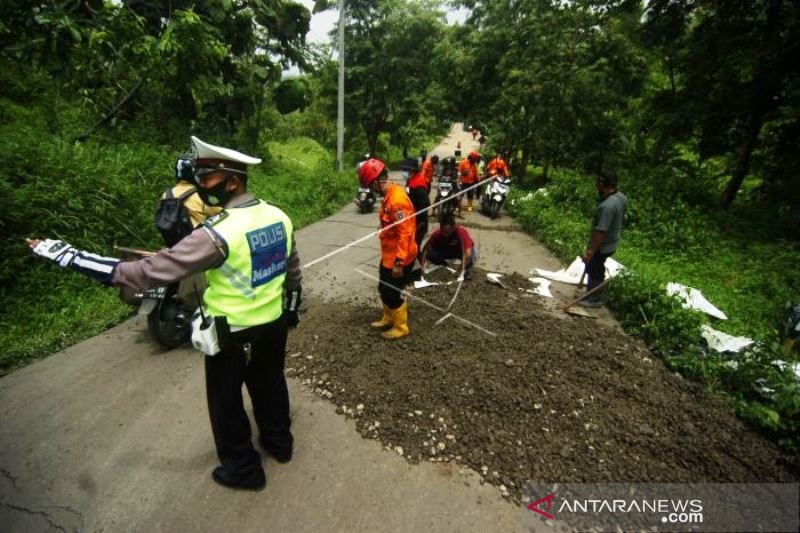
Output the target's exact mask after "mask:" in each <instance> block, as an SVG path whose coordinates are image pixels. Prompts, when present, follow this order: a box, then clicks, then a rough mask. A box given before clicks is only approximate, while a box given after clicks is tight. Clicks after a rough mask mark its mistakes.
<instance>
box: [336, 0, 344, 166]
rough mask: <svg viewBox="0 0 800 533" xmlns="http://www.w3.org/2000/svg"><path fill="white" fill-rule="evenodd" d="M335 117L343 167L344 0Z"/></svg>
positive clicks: (340, 162)
mask: <svg viewBox="0 0 800 533" xmlns="http://www.w3.org/2000/svg"><path fill="white" fill-rule="evenodd" d="M337 107H338V113H337V118H336V161H337V163H338V166H339V172H341V171H342V170H343V169H344V161H343V159H344V0H339V98H338V106H337Z"/></svg>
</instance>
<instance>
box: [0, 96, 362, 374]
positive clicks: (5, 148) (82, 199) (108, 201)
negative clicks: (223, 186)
mask: <svg viewBox="0 0 800 533" xmlns="http://www.w3.org/2000/svg"><path fill="white" fill-rule="evenodd" d="M0 117H3V118H4V119H5V120H4V122H3V125H2V126H0V194H2V195H3V198H4V199H5V200H6V202H5V205H4V209H3V210H2V211H0V228H1V229H2V230H3V236H2V242H3V244H4V245H5V246H4V249H5V250H6V253H5V254H4V255H3V259H2V261H0V298H2V301H3V304H4V305H3V307H2V309H0V323H2V324H3V327H2V328H0V346H2V347H3V351H2V353H0V372H7V371H9V370H10V369H12V368H16V367H19V366H21V365H23V364H25V363H27V362H29V361H31V360H32V359H34V358H36V357H40V356H42V355H45V354H48V353H52V352H53V351H57V350H60V349H62V348H64V347H66V346H69V345H70V344H73V343H75V342H78V341H80V340H82V339H84V338H87V337H89V336H92V335H95V334H97V333H98V332H100V331H102V330H104V329H106V328H108V327H110V326H112V325H114V324H116V323H118V322H119V321H120V320H121V319H123V318H125V317H127V316H130V314H131V312H132V309H131V308H130V307H128V306H126V305H124V304H122V303H121V302H120V300H119V298H118V296H117V293H116V291H115V290H108V289H105V288H103V287H100V286H99V285H97V284H96V283H94V282H92V281H91V280H89V279H86V278H83V277H81V276H79V275H76V274H71V273H65V272H63V271H60V270H59V269H57V268H54V267H53V265H50V264H47V263H45V262H44V261H42V260H40V259H38V258H36V257H34V256H33V255H32V254H31V253H30V250H29V249H28V246H27V244H26V243H25V242H24V240H23V239H24V238H25V237H51V238H62V239H64V240H66V241H68V242H70V243H71V244H73V245H75V246H77V247H79V248H84V249H87V250H91V251H93V252H96V253H101V254H106V255H110V256H115V255H117V254H115V252H114V245H123V246H131V247H139V248H145V249H158V248H160V247H161V246H162V241H161V237H160V235H159V234H158V232H157V230H156V229H155V226H154V224H153V213H154V208H155V205H156V202H157V198H158V197H159V195H160V194H161V192H162V191H163V190H164V189H165V188H166V187H167V186H169V185H171V184H172V183H173V176H172V166H173V162H174V158H175V156H176V155H177V154H178V153H180V152H181V151H182V149H183V148H185V146H183V145H182V146H180V147H178V148H174V147H164V146H154V145H151V144H146V143H141V142H137V141H129V142H108V141H106V142H103V140H102V139H101V140H100V141H91V142H87V143H86V144H75V143H72V142H71V141H70V140H69V139H68V138H65V137H61V136H59V135H58V134H53V133H51V132H50V130H49V124H48V119H47V114H46V113H45V112H44V110H43V109H42V108H36V107H35V106H34V107H30V108H22V107H19V106H15V105H14V104H12V103H10V102H8V101H0ZM76 122H79V120H77V119H76ZM71 129H80V128H71ZM135 137H136V135H130V136H129V138H135ZM271 149H272V150H273V151H275V152H276V153H278V154H287V157H286V158H284V159H283V160H281V159H277V161H276V162H274V164H272V165H269V164H265V165H261V166H260V167H255V168H254V170H253V172H252V175H251V179H250V183H251V187H252V189H253V192H255V193H256V195H259V196H262V197H264V198H265V199H267V200H271V201H274V202H275V203H277V204H279V205H281V206H282V207H283V208H284V209H285V210H286V211H287V212H288V214H289V215H290V216H291V217H292V219H293V221H294V222H295V225H296V226H297V227H301V226H303V225H305V224H308V223H310V222H312V221H314V220H317V219H319V218H321V217H323V216H326V215H327V214H330V213H332V212H333V211H335V210H336V209H338V208H340V207H341V206H342V205H343V204H345V203H347V202H348V201H349V200H350V198H351V197H352V193H353V190H352V189H353V187H354V183H355V182H354V180H353V178H352V176H351V175H348V174H346V173H342V174H341V175H340V174H337V173H335V172H333V170H332V167H333V165H332V161H331V160H330V156H328V155H327V154H326V153H325V152H324V150H323V149H322V148H321V147H320V146H319V145H318V144H316V143H315V142H314V141H311V140H309V139H295V140H292V141H290V142H288V143H286V145H273V146H271ZM289 155H290V156H291V158H292V159H289V158H288V156H289ZM297 161H302V162H303V165H299V164H297Z"/></svg>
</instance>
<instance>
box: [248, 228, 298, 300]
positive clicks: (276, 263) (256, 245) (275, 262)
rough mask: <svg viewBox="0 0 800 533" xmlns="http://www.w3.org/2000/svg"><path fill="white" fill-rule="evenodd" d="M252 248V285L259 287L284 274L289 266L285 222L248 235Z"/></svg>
mask: <svg viewBox="0 0 800 533" xmlns="http://www.w3.org/2000/svg"><path fill="white" fill-rule="evenodd" d="M247 244H248V245H249V246H250V261H251V262H252V272H253V274H252V278H251V279H250V285H251V286H252V287H258V286H260V285H264V284H265V283H269V282H270V281H272V280H273V279H275V278H276V277H278V276H280V275H281V274H284V273H285V272H286V268H287V266H288V258H287V257H286V250H287V248H288V246H287V244H286V228H285V227H284V225H283V222H278V223H276V224H271V225H269V226H267V227H264V228H261V229H257V230H255V231H250V232H248V233H247Z"/></svg>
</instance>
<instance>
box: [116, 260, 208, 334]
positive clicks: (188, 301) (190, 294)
mask: <svg viewBox="0 0 800 533" xmlns="http://www.w3.org/2000/svg"><path fill="white" fill-rule="evenodd" d="M117 250H119V251H120V252H122V254H123V257H125V256H127V258H137V259H139V258H142V257H147V256H150V255H153V254H154V252H149V251H147V250H138V249H135V248H125V247H122V246H118V247H117ZM205 288H206V281H205V277H204V276H203V274H196V275H193V276H189V277H188V278H186V279H183V280H181V281H180V282H178V283H173V284H171V285H167V286H165V287H155V288H152V289H145V290H141V291H140V290H131V289H128V288H121V289H120V297H121V298H122V300H123V301H125V302H126V303H128V304H131V305H138V306H139V310H138V312H137V314H138V315H140V316H146V317H147V331H148V333H149V334H150V337H152V339H153V340H154V341H156V342H157V343H158V344H160V345H161V346H163V347H164V348H167V349H172V348H177V347H178V346H181V345H182V344H184V343H185V342H187V341H189V339H190V338H191V334H192V314H193V313H194V312H195V311H196V310H197V308H198V307H199V305H200V302H201V301H202V297H203V296H202V295H203V292H205Z"/></svg>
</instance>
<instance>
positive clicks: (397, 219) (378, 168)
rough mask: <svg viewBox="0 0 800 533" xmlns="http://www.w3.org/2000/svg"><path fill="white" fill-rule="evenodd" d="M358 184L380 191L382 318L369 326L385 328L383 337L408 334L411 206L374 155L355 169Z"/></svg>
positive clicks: (413, 248)
mask: <svg viewBox="0 0 800 533" xmlns="http://www.w3.org/2000/svg"><path fill="white" fill-rule="evenodd" d="M358 177H359V179H360V180H361V185H362V186H364V187H372V188H373V189H375V190H376V191H378V190H379V191H380V192H382V193H383V202H381V209H380V212H379V214H378V220H379V221H380V224H381V228H382V230H381V232H380V234H379V237H380V240H381V261H380V264H379V265H378V268H379V272H380V274H379V278H380V282H379V283H378V293H379V294H380V297H381V302H382V303H383V317H382V318H381V319H380V320H378V321H375V322H372V323H371V324H370V326H372V327H374V328H381V329H385V328H386V327H388V326H392V327H391V329H389V330H388V331H384V332H383V337H384V338H385V339H399V338H401V337H405V336H406V335H408V334H409V331H408V302H406V301H404V300H403V294H402V292H401V291H402V290H403V289H404V288H405V286H406V285H408V284H409V283H410V281H411V271H412V268H413V266H414V262H415V261H416V260H417V243H416V241H415V240H414V237H415V233H416V220H415V216H414V206H413V205H412V203H411V200H410V199H409V197H408V195H407V194H406V191H405V189H404V188H403V187H401V186H399V185H396V184H394V183H392V182H390V181H389V171H388V169H387V167H386V163H384V162H383V161H381V160H380V159H377V158H373V159H370V160H369V161H367V162H366V163H364V165H363V166H362V167H361V169H360V170H359V171H358Z"/></svg>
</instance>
